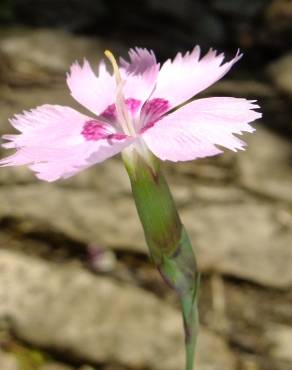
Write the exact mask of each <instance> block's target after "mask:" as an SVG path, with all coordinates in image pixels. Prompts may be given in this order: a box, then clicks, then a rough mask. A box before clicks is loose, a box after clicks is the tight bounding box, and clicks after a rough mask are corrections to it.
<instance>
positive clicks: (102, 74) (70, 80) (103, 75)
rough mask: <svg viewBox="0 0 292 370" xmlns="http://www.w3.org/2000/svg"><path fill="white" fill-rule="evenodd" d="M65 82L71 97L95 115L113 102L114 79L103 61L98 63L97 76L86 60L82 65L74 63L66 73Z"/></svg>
mask: <svg viewBox="0 0 292 370" xmlns="http://www.w3.org/2000/svg"><path fill="white" fill-rule="evenodd" d="M67 84H68V87H69V89H70V91H71V95H72V96H73V98H74V99H75V100H77V101H78V102H79V103H80V104H82V105H83V106H84V107H86V108H87V109H89V110H90V111H91V112H93V113H95V114H96V115H99V114H101V113H102V112H103V111H104V110H105V109H106V108H107V107H108V106H109V105H110V104H112V103H113V102H114V96H115V89H116V83H115V79H114V76H112V75H111V74H110V73H109V72H108V71H107V70H106V67H105V64H104V62H103V61H102V62H101V63H100V65H99V74H98V77H97V76H96V75H95V73H94V72H93V71H92V68H91V67H90V64H89V63H88V61H87V60H84V62H83V65H82V66H81V65H79V64H78V63H77V62H76V63H74V64H73V65H72V66H71V68H70V73H68V75H67Z"/></svg>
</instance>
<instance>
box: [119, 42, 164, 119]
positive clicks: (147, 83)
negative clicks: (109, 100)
mask: <svg viewBox="0 0 292 370" xmlns="http://www.w3.org/2000/svg"><path fill="white" fill-rule="evenodd" d="M129 58H130V62H127V61H125V60H124V59H123V58H120V66H121V68H120V71H121V75H122V78H123V79H124V80H125V85H124V87H123V94H124V96H125V98H126V99H131V98H135V99H136V100H140V101H141V106H140V108H141V107H142V105H143V103H144V102H145V101H146V100H147V99H148V98H149V96H150V95H151V93H152V92H153V90H154V87H155V84H156V80H157V76H158V72H159V64H158V63H157V61H156V57H155V54H154V53H153V51H152V50H147V49H142V48H135V49H130V50H129ZM137 113H139V111H138V112H137Z"/></svg>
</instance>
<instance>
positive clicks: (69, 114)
mask: <svg viewBox="0 0 292 370" xmlns="http://www.w3.org/2000/svg"><path fill="white" fill-rule="evenodd" d="M91 120H92V118H91V117H88V116H86V115H84V114H81V113H79V112H77V111H76V110H74V109H72V108H69V107H63V106H58V105H43V106H41V107H38V108H36V109H33V110H31V111H30V112H25V113H24V114H19V115H17V116H15V118H13V119H12V120H11V121H12V123H13V125H14V126H15V127H16V128H17V129H19V130H20V129H21V131H22V133H21V134H20V135H6V136H4V137H3V138H5V139H6V140H10V143H6V144H4V145H3V146H4V147H6V148H7V147H9V148H16V149H17V151H16V153H15V154H13V155H11V156H10V157H7V158H4V159H2V160H1V161H0V166H19V165H29V168H31V169H32V170H33V171H35V172H36V173H37V174H36V175H37V177H38V178H40V179H42V180H46V181H55V180H57V179H59V178H66V177H69V176H72V175H74V174H75V173H77V172H79V171H81V170H83V169H85V168H87V167H90V166H92V165H93V164H95V163H98V162H102V161H104V160H105V159H107V158H109V157H112V156H113V155H115V154H117V153H119V152H120V151H121V150H122V149H123V148H125V147H126V146H128V145H130V143H131V142H133V139H132V138H129V137H123V138H120V137H118V138H117V139H116V138H115V137H114V136H113V135H112V134H110V135H109V136H110V139H108V138H106V139H100V140H90V141H88V140H86V138H85V137H84V135H82V134H81V132H82V129H83V128H84V124H85V123H86V122H88V121H91ZM110 129H111V130H112V127H111V126H109V130H110Z"/></svg>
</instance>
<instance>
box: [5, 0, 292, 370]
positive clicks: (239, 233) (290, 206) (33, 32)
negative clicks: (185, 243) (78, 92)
mask: <svg viewBox="0 0 292 370" xmlns="http://www.w3.org/2000/svg"><path fill="white" fill-rule="evenodd" d="M81 3H82V7H81V5H80V4H81ZM69 5H70V6H69ZM56 9H58V11H56ZM0 19H1V21H2V28H1V30H0V56H1V58H0V122H1V126H0V133H1V134H2V133H7V132H9V131H11V127H10V126H9V124H8V118H9V117H10V116H11V115H12V114H14V113H16V112H20V111H22V110H23V109H29V108H31V107H34V106H36V105H41V104H43V103H52V104H53V103H58V104H67V105H71V106H76V107H77V105H76V104H75V103H74V102H73V101H72V99H71V98H70V96H69V94H68V92H67V90H66V87H65V84H64V75H65V73H66V71H67V70H68V66H69V65H70V63H71V62H72V61H73V60H75V59H79V60H82V58H83V57H84V56H86V57H87V58H88V59H89V60H90V61H92V62H96V61H97V60H98V59H99V58H100V57H101V55H102V51H103V50H104V49H105V48H111V49H113V50H114V51H116V52H119V53H125V50H126V49H127V46H128V45H130V46H132V45H133V44H138V45H146V46H150V47H152V48H154V49H155V50H157V52H158V55H159V58H160V59H161V60H163V59H164V58H165V57H167V56H169V55H173V54H175V53H176V52H177V50H184V49H188V48H190V47H192V46H193V44H194V43H201V44H202V45H203V47H205V48H206V47H207V46H209V45H212V46H214V47H217V48H221V49H223V48H224V49H225V50H227V53H232V52H233V53H234V50H235V49H236V48H237V47H241V48H242V49H243V50H244V52H245V54H246V56H245V58H244V59H243V60H242V62H240V64H239V65H238V67H237V68H235V69H234V71H232V72H231V73H230V74H229V75H228V76H226V77H225V79H224V80H222V81H220V82H218V83H217V84H216V85H214V86H212V87H210V88H209V89H208V91H206V92H204V95H207V96H216V95H217V96H218V95H227V96H238V97H240V96H242V97H248V98H253V99H258V100H259V102H260V105H261V106H263V112H264V118H263V120H261V122H260V123H256V127H257V132H256V134H254V135H250V136H248V135H247V136H246V137H245V139H246V140H247V142H248V144H249V146H248V150H247V151H246V152H241V153H237V154H236V155H234V154H233V153H228V152H226V153H225V154H224V155H222V156H221V157H217V158H213V159H204V160H198V161H195V162H190V163H184V164H178V165H176V164H168V163H166V164H165V166H164V167H165V168H164V170H165V173H166V176H167V178H168V180H169V182H170V185H171V188H172V190H173V193H174V197H175V199H176V201H177V204H178V206H179V208H180V212H181V215H182V218H183V220H184V222H185V224H186V226H187V228H188V230H189V232H190V236H191V238H192V240H193V244H194V248H195V249H196V253H197V256H198V262H199V266H200V269H201V271H202V273H203V279H202V280H203V281H202V289H201V306H200V310H201V322H202V330H201V334H200V338H199V349H198V358H197V363H198V367H197V369H198V370H217V369H218V370H221V369H224V370H291V369H292V350H291V341H292V309H291V307H292V291H291V287H292V269H291V266H292V186H291V185H292V164H291V163H292V162H291V158H292V146H291V136H292V129H291V127H292V126H291V125H292V123H291V122H292V112H291V98H292V83H291V70H292V64H291V52H290V51H289V50H288V46H289V43H288V40H291V24H292V22H291V20H292V9H291V2H290V1H283V0H274V1H264V0H257V1H255V0H253V1H249V0H245V1H239V0H238V1H227V0H218V1H213V0H209V1H204V2H200V1H196V2H195V1H190V0H183V1H180V2H175V1H167V2H166V1H162V0H161V1H158V0H156V1H154V0H153V1H150V0H148V1H146V0H144V1H143V2H142V1H137V2H135V5H134V3H133V2H130V1H125V2H123V6H121V3H120V2H115V1H113V0H111V1H104V2H102V1H96V2H91V1H89V0H86V1H82V2H79V1H63V0H62V1H58V2H57V1H55V0H54V1H52V0H51V1H48V0H43V1H34V0H29V1H21V0H17V1H16V0H15V1H3V2H2V4H1V6H0ZM24 25H26V27H24ZM28 26H29V27H28ZM32 26H33V27H35V28H32ZM39 27H42V28H39ZM44 27H45V28H44ZM52 27H54V29H52ZM89 34H90V36H89ZM2 154H4V152H3V151H1V156H2ZM0 282H1V283H0V347H1V348H0V370H72V369H79V370H97V369H98V370H150V369H151V370H152V369H153V370H155V369H157V370H158V369H162V370H163V369H168V370H172V369H173V370H177V369H181V368H182V364H183V344H182V340H183V339H182V328H181V320H180V315H179V309H178V306H177V302H176V299H175V296H174V295H173V293H172V292H171V291H169V289H168V288H167V287H166V286H165V285H164V284H163V283H162V282H161V280H160V278H159V276H158V274H157V272H156V271H155V269H154V268H153V266H152V265H151V263H150V261H149V259H148V254H147V249H146V246H145V242H144V239H143V234H142V231H141V226H140V225H139V222H138V219H137V215H136V211H135V208H134V205H133V201H132V198H131V193H130V190H129V182H128V179H127V176H126V174H125V172H124V170H123V167H122V164H121V162H120V160H119V158H114V159H112V160H109V161H107V162H106V163H104V164H101V165H99V166H96V167H94V168H91V169H89V170H87V171H84V172H83V173H81V174H79V175H78V176H75V177H74V178H72V179H70V180H66V181H60V182H58V183H54V184H46V183H41V182H39V181H37V180H36V179H35V178H34V176H33V174H32V173H30V172H29V171H28V170H26V169H25V168H2V169H1V171H0Z"/></svg>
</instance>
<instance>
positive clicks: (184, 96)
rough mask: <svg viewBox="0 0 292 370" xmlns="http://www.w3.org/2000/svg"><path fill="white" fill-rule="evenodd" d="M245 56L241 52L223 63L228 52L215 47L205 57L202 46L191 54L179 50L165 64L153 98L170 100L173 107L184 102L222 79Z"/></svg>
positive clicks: (197, 47)
mask: <svg viewBox="0 0 292 370" xmlns="http://www.w3.org/2000/svg"><path fill="white" fill-rule="evenodd" d="M241 56H242V54H239V52H237V54H236V56H235V57H234V58H233V59H232V60H230V61H229V62H227V63H223V64H222V62H223V60H224V54H219V55H217V52H216V50H213V49H210V50H209V52H208V53H207V54H206V55H205V56H204V57H203V58H201V59H200V47H199V46H196V47H195V48H194V49H193V51H192V52H191V53H190V52H187V53H186V54H185V55H182V54H181V53H178V54H177V55H176V57H175V58H174V60H173V61H171V60H170V59H169V60H167V61H166V62H165V63H164V64H163V65H162V67H161V70H160V72H159V75H158V79H157V85H156V89H155V91H154V93H153V95H152V98H165V99H168V100H169V101H170V103H171V106H172V107H175V106H177V105H180V104H182V103H183V102H185V101H186V100H188V99H190V98H192V97H193V96H195V95H196V94H198V93H199V92H200V91H202V90H204V89H206V88H207V87H209V86H210V85H212V84H213V83H215V82H216V81H218V80H219V79H220V78H222V77H223V76H224V75H225V74H226V73H227V72H228V71H229V70H230V68H231V67H232V66H233V64H234V63H236V62H237V61H238V60H239V59H240V58H241Z"/></svg>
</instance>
